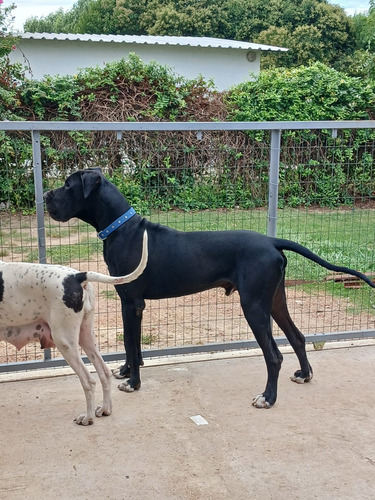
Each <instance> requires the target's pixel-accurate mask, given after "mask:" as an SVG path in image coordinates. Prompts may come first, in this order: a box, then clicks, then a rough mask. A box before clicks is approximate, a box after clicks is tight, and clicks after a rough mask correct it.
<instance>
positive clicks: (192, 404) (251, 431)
mask: <svg viewBox="0 0 375 500" xmlns="http://www.w3.org/2000/svg"><path fill="white" fill-rule="evenodd" d="M367 343H368V344H370V345H366V346H365V345H364V343H363V341H362V342H357V343H356V346H353V345H351V344H349V343H342V344H334V346H335V348H333V346H331V345H327V344H326V347H325V348H324V349H323V350H322V351H311V352H310V353H309V358H310V362H311V364H312V366H313V368H314V379H313V380H312V381H311V383H309V384H305V385H302V386H301V385H297V384H293V383H292V382H291V381H290V380H289V376H290V375H291V374H292V373H293V372H294V370H295V369H296V368H297V361H296V358H295V356H294V354H290V353H289V351H288V348H284V364H283V367H282V370H281V373H280V381H279V398H278V401H277V403H276V405H275V406H274V408H272V409H270V410H259V409H256V408H254V407H252V406H251V398H252V397H253V396H255V395H256V394H257V393H259V392H261V391H262V390H263V388H264V385H265V365H264V361H263V358H262V356H260V355H259V353H258V351H255V352H251V353H250V352H248V351H245V352H244V351H243V352H240V353H232V354H230V353H225V354H222V355H221V356H219V355H215V356H211V357H210V358H208V359H207V357H206V356H205V357H202V356H195V357H186V358H183V359H181V358H179V359H178V360H175V361H174V363H170V364H163V363H165V362H164V361H162V360H159V362H158V363H157V361H154V362H153V364H152V365H151V362H147V361H146V366H145V367H144V368H142V380H143V385H142V388H141V390H140V391H137V392H135V393H132V394H127V393H123V392H120V391H118V390H117V389H116V382H117V381H116V380H115V379H113V397H114V412H113V414H112V415H111V416H109V417H103V418H102V419H96V421H95V425H93V426H90V427H80V426H77V425H76V424H74V423H73V421H72V420H73V418H74V416H75V415H76V414H78V413H80V411H82V410H83V408H84V396H83V392H82V389H81V387H80V384H79V381H78V379H77V377H76V376H75V375H72V376H70V375H67V373H69V372H68V371H63V372H59V373H63V375H62V376H59V377H51V378H40V379H33V380H22V378H23V379H24V378H25V377H27V375H25V374H23V375H15V374H13V375H0V381H3V383H0V401H1V403H0V416H1V422H2V430H1V438H0V446H1V450H2V453H1V455H0V464H1V466H0V467H1V468H0V470H1V474H0V498H2V500H18V499H22V500H25V499H26V500H29V499H30V500H33V499H40V498H56V499H63V500H65V499H66V500H71V499H77V498H79V499H85V500H86V499H87V500H88V499H91V498H103V499H110V500H122V499H128V498H132V499H134V500H138V499H139V500H140V499H142V500H148V499H150V500H159V499H160V500H199V499H207V500H221V499H236V500H249V499H259V498H265V499H276V500H279V499H280V500H283V499H294V500H295V499H304V500H309V499H319V500H321V499H331V498H335V499H340V500H343V499H353V498H355V499H361V500H365V499H373V498H375V481H374V477H375V440H374V429H375V427H374V407H375V391H374V388H373V381H372V379H373V373H374V362H375V343H374V342H373V341H372V342H371V341H367ZM187 361H190V362H187ZM31 375H33V376H36V374H35V373H33V374H31ZM31 375H29V376H31ZM45 375H46V374H45V373H44V374H42V376H44V377H45ZM17 376H18V377H20V378H21V380H18V381H13V379H14V378H15V377H17ZM97 399H98V401H99V399H100V394H99V388H98V387H97ZM195 415H201V416H202V417H203V418H204V419H205V420H206V421H207V425H197V424H196V423H194V422H193V421H192V420H191V418H190V417H192V416H195Z"/></svg>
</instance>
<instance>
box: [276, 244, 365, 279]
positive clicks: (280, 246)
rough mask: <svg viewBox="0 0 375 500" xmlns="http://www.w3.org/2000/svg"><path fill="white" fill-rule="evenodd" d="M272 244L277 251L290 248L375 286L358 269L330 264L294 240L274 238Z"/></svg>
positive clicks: (334, 269)
mask: <svg viewBox="0 0 375 500" xmlns="http://www.w3.org/2000/svg"><path fill="white" fill-rule="evenodd" d="M274 245H275V248H276V249H277V250H279V251H282V250H290V251H291V252H295V253H298V254H299V255H302V256H303V257H306V259H309V260H312V261H313V262H316V264H319V265H320V266H322V267H325V268H326V269H329V270H330V271H335V272H339V273H347V274H351V275H352V276H357V278H360V279H361V280H363V281H365V282H366V283H367V284H368V285H370V286H371V287H372V288H375V283H373V281H372V280H371V279H370V278H369V277H368V276H366V275H365V274H363V273H360V272H359V271H355V270H354V269H350V268H349V267H343V266H336V265H334V264H331V263H330V262H328V261H326V260H324V259H322V258H321V257H319V256H318V255H316V254H315V253H314V252H312V251H311V250H309V249H308V248H306V247H304V246H302V245H300V244H299V243H296V242H295V241H290V240H283V239H280V238H274Z"/></svg>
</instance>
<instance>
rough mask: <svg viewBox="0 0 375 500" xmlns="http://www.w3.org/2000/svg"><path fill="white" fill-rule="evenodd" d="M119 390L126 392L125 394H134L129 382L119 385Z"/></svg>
mask: <svg viewBox="0 0 375 500" xmlns="http://www.w3.org/2000/svg"><path fill="white" fill-rule="evenodd" d="M117 388H118V389H119V390H120V391H124V392H134V390H135V389H134V387H132V386H131V385H130V384H129V382H122V383H121V384H119V385H118V386H117Z"/></svg>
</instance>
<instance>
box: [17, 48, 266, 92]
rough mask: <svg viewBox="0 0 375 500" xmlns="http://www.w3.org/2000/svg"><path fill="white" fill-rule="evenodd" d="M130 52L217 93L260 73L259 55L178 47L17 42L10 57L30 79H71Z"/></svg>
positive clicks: (223, 49) (225, 49)
mask: <svg viewBox="0 0 375 500" xmlns="http://www.w3.org/2000/svg"><path fill="white" fill-rule="evenodd" d="M132 52H134V53H136V54H137V55H138V56H139V57H140V58H141V59H142V61H143V62H145V63H148V62H150V61H152V60H155V61H156V62H158V63H159V64H162V65H166V66H169V67H171V68H172V69H173V71H174V72H175V73H177V74H179V75H182V76H185V77H187V78H189V79H191V78H195V77H197V76H199V75H200V74H201V75H203V77H204V78H205V79H206V80H209V79H213V81H214V83H215V86H216V88H217V89H218V90H220V91H222V90H226V89H229V88H230V87H231V86H232V85H235V84H238V83H242V82H244V81H246V80H248V79H250V78H251V75H252V74H255V75H257V74H258V73H259V71H260V52H259V51H247V50H239V49H233V48H215V47H190V46H181V45H178V46H173V45H157V44H155V45H151V44H135V43H114V42H97V41H96V42H91V41H75V40H74V41H72V40H45V39H42V40H35V39H21V40H20V42H19V47H18V48H17V49H16V50H15V51H13V52H12V54H11V55H10V57H11V61H12V62H20V63H24V56H25V57H26V58H27V60H28V64H29V65H30V67H31V70H32V75H30V76H31V77H32V78H34V79H37V80H40V79H41V78H42V77H43V76H44V75H46V74H48V75H58V74H59V75H62V76H63V75H69V74H70V75H73V74H75V73H77V71H78V69H82V68H87V67H96V66H99V67H103V66H104V65H105V63H107V62H110V61H116V60H119V59H121V58H125V59H126V58H127V57H128V56H129V53H132ZM249 52H250V56H249V59H252V58H254V57H255V60H254V61H249V60H248V57H247V55H248V53H249Z"/></svg>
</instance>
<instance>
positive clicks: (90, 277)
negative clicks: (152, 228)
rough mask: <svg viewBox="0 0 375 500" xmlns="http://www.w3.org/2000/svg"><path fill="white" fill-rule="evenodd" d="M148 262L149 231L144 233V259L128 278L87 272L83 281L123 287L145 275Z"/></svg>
mask: <svg viewBox="0 0 375 500" xmlns="http://www.w3.org/2000/svg"><path fill="white" fill-rule="evenodd" d="M147 261H148V235H147V231H145V232H144V233H143V245H142V257H141V260H140V262H139V264H138V266H137V267H136V269H134V271H133V272H131V273H130V274H127V275H126V276H108V275H106V274H101V273H94V272H92V271H87V272H86V273H80V274H85V275H86V277H85V279H84V280H83V281H99V282H100V283H109V284H111V285H122V284H124V283H130V281H134V280H136V279H137V278H139V276H140V275H141V274H142V273H143V271H144V270H145V268H146V266H147Z"/></svg>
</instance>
